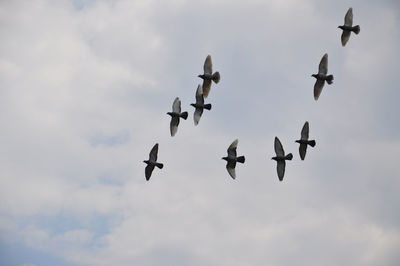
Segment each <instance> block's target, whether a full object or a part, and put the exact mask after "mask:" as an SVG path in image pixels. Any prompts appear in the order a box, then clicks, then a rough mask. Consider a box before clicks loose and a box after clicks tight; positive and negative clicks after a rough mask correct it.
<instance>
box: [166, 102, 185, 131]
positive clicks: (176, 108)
mask: <svg viewBox="0 0 400 266" xmlns="http://www.w3.org/2000/svg"><path fill="white" fill-rule="evenodd" d="M167 114H168V115H170V116H171V123H170V126H169V127H170V131H171V137H173V136H175V134H176V132H177V131H178V125H179V118H183V119H185V120H186V119H187V117H188V112H182V113H181V101H180V100H179V97H176V98H175V100H174V103H173V104H172V112H168V113H167Z"/></svg>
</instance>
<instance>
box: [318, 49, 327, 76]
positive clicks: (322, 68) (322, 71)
mask: <svg viewBox="0 0 400 266" xmlns="http://www.w3.org/2000/svg"><path fill="white" fill-rule="evenodd" d="M327 73H328V54H324V56H323V57H322V59H321V62H319V67H318V74H324V75H326V74H327Z"/></svg>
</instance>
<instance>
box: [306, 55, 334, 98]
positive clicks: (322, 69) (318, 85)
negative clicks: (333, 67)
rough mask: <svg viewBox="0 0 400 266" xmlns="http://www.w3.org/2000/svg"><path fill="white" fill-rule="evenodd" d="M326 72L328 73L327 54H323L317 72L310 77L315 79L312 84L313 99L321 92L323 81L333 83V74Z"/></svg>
mask: <svg viewBox="0 0 400 266" xmlns="http://www.w3.org/2000/svg"><path fill="white" fill-rule="evenodd" d="M327 73H328V54H324V56H323V57H322V59H321V62H320V63H319V67H318V74H312V75H311V76H312V77H314V78H316V79H317V81H316V82H315V85H314V99H315V100H318V98H319V95H320V94H321V92H322V88H323V87H324V84H325V81H326V82H328V84H332V83H333V75H327Z"/></svg>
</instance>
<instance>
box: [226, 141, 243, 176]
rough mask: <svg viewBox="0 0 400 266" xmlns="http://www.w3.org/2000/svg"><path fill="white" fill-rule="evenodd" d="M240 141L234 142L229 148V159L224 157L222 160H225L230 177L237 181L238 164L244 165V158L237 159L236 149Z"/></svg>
mask: <svg viewBox="0 0 400 266" xmlns="http://www.w3.org/2000/svg"><path fill="white" fill-rule="evenodd" d="M238 142H239V141H238V140H237V139H236V140H234V141H233V142H232V144H231V145H230V146H229V147H228V156H227V157H222V160H225V161H226V162H227V163H226V170H228V173H229V175H230V176H231V177H232V178H233V179H235V178H236V172H235V167H236V162H239V163H244V160H245V158H244V156H239V157H236V148H237V145H238Z"/></svg>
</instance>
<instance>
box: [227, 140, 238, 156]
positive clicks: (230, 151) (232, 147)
mask: <svg viewBox="0 0 400 266" xmlns="http://www.w3.org/2000/svg"><path fill="white" fill-rule="evenodd" d="M238 142H239V140H237V139H235V140H234V141H233V142H232V144H231V145H229V147H228V156H230V157H236V148H237V145H238Z"/></svg>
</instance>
